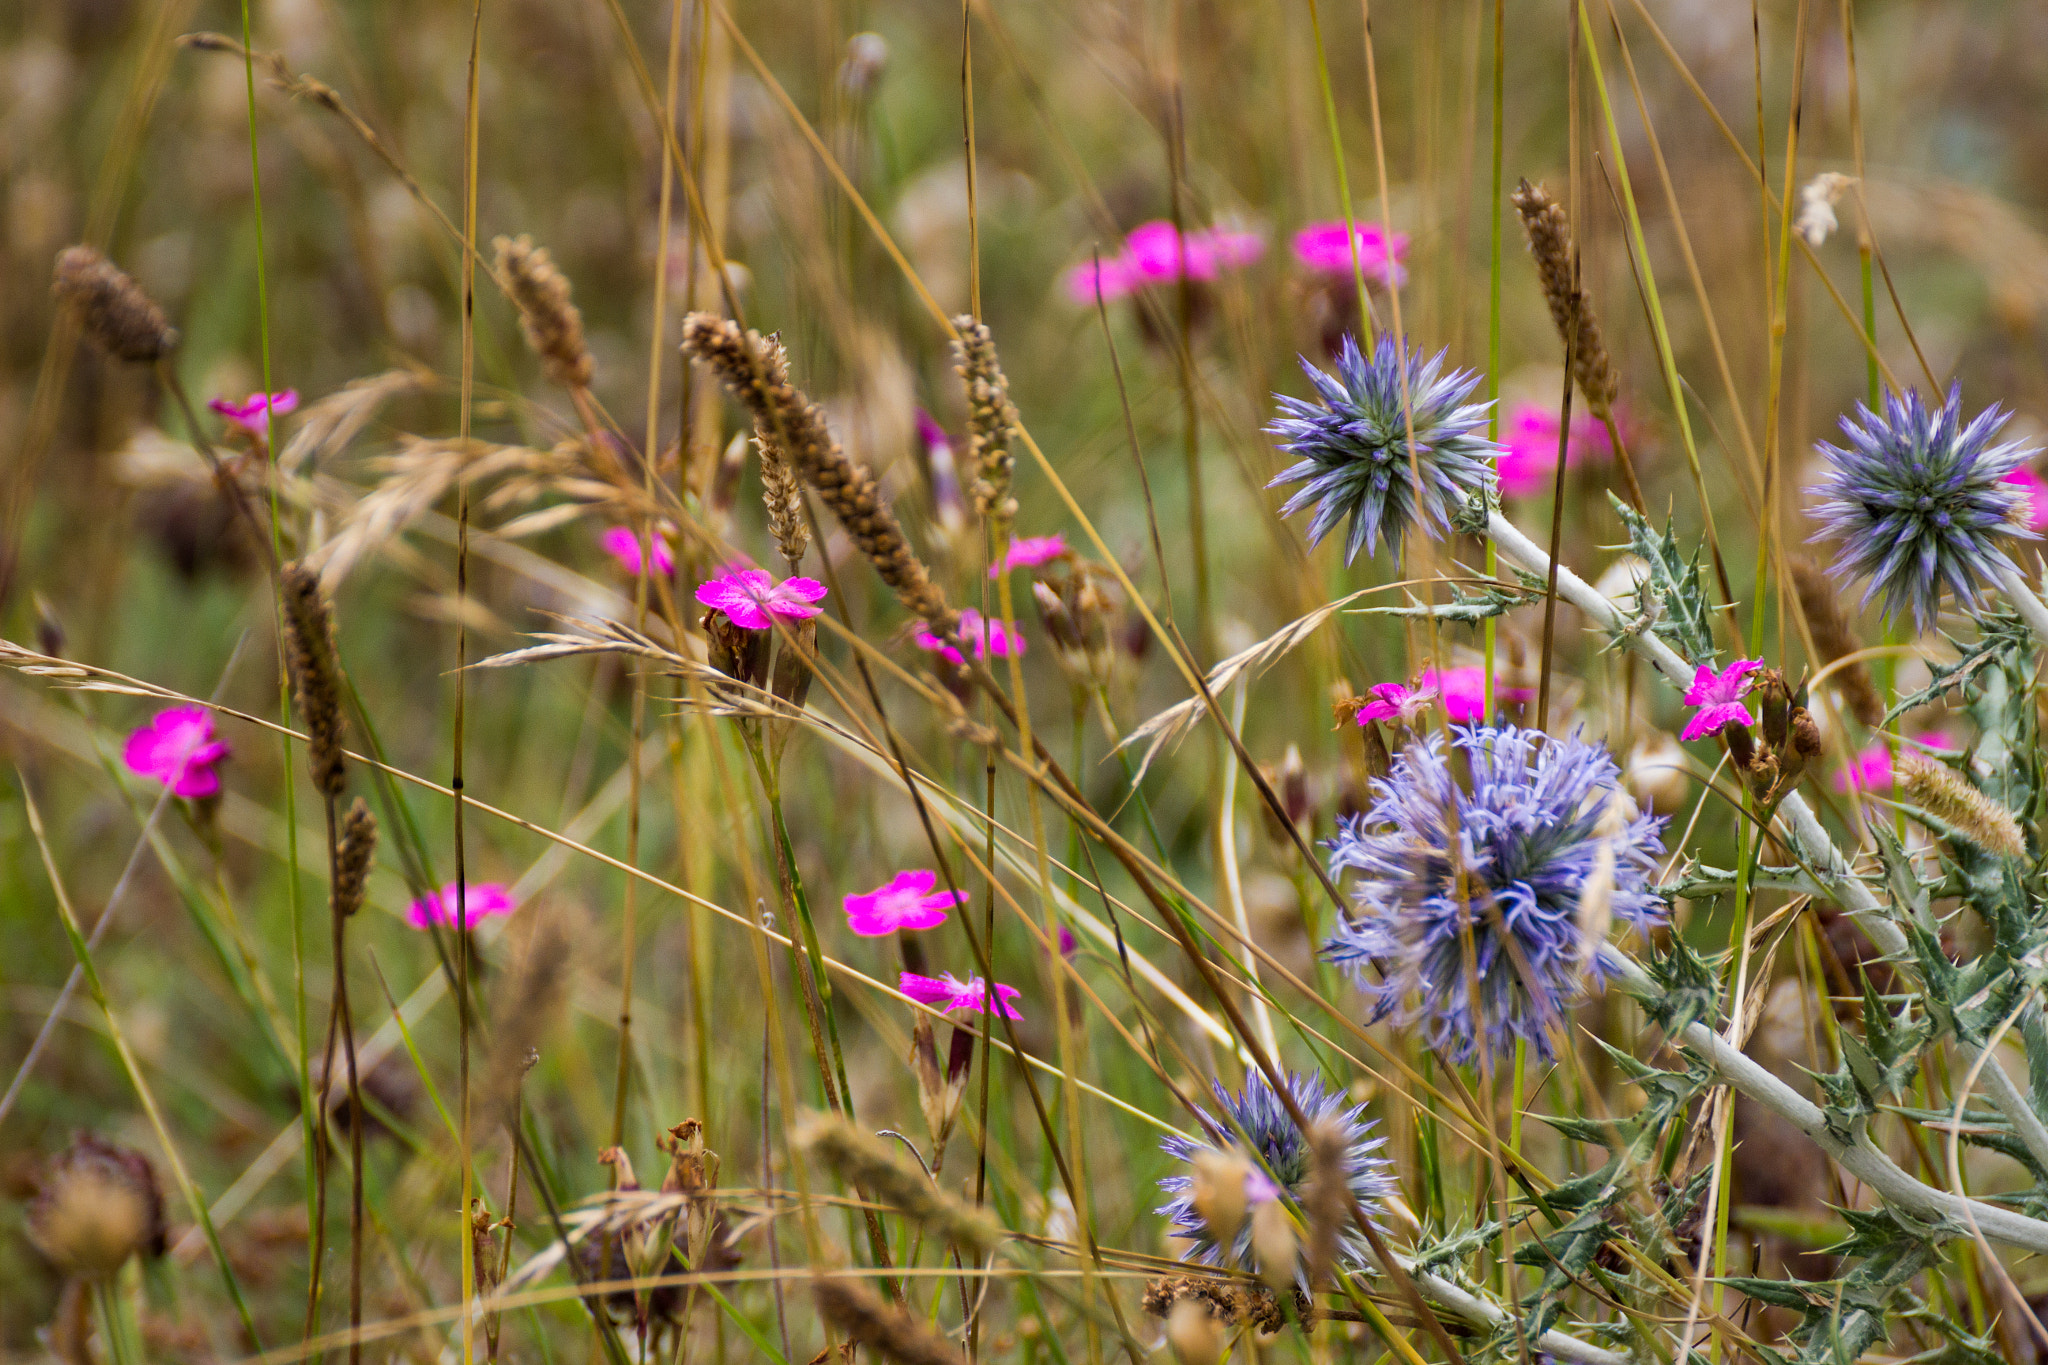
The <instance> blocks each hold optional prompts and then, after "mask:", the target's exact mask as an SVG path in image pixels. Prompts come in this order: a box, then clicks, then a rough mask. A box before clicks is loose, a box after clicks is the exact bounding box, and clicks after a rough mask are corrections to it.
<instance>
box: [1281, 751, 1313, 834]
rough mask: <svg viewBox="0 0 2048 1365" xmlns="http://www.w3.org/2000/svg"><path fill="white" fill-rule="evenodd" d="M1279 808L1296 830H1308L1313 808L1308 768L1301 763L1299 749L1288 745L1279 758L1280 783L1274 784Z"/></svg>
mask: <svg viewBox="0 0 2048 1365" xmlns="http://www.w3.org/2000/svg"><path fill="white" fill-rule="evenodd" d="M1275 785H1276V788H1277V791H1278V795H1279V797H1280V808H1281V810H1283V811H1284V812H1286V815H1287V818H1288V819H1289V820H1291V821H1292V822H1293V823H1294V825H1295V827H1296V828H1297V829H1306V828H1308V822H1309V819H1310V817H1311V816H1313V815H1314V814H1315V808H1314V807H1313V806H1312V805H1310V803H1309V794H1308V766H1307V765H1306V764H1304V763H1303V762H1302V761H1301V748H1300V746H1298V745H1294V744H1290V745H1288V746H1287V752H1286V753H1284V754H1282V755H1281V756H1280V781H1279V782H1278V783H1277V784H1275Z"/></svg>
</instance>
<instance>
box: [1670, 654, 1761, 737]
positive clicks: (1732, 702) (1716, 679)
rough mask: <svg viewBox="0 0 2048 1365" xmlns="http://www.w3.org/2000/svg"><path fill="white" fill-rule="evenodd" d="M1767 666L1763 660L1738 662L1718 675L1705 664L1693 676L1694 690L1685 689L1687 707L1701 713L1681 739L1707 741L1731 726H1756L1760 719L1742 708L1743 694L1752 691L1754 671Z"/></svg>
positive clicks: (1692, 721)
mask: <svg viewBox="0 0 2048 1365" xmlns="http://www.w3.org/2000/svg"><path fill="white" fill-rule="evenodd" d="M1763 666H1764V661H1763V660H1762V659H1737V660H1736V661H1735V662H1733V663H1731V664H1729V665H1728V667H1726V668H1724V669H1722V670H1721V671H1720V672H1718V673H1717V672H1715V671H1714V669H1713V667H1712V666H1711V665H1709V664H1701V665H1700V667H1699V672H1697V673H1695V674H1693V678H1692V686H1691V687H1688V688H1686V689H1685V704H1686V705H1687V706H1697V707H1699V710H1698V711H1697V712H1695V713H1694V715H1693V718H1692V719H1691V720H1689V721H1687V722H1686V723H1685V729H1684V730H1683V731H1681V732H1680V733H1679V736H1678V737H1679V738H1680V739H1685V740H1692V739H1705V738H1706V737H1707V736H1708V735H1718V734H1720V733H1721V731H1722V729H1723V728H1725V727H1727V726H1730V725H1754V724H1756V717H1755V716H1752V715H1751V714H1750V713H1749V708H1748V707H1747V706H1744V705H1743V704H1742V694H1743V693H1744V692H1747V691H1748V690H1749V683H1750V680H1749V677H1748V674H1749V672H1750V670H1752V669H1757V668H1762V667H1763Z"/></svg>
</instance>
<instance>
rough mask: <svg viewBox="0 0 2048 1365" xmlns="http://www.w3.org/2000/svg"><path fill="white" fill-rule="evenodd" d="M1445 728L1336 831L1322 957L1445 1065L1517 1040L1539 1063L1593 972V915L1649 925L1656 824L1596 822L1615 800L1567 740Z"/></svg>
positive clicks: (1641, 816) (1621, 818) (1601, 931)
mask: <svg viewBox="0 0 2048 1365" xmlns="http://www.w3.org/2000/svg"><path fill="white" fill-rule="evenodd" d="M1452 733H1453V738H1452V744H1453V745H1454V746H1455V749H1456V751H1457V752H1456V753H1455V754H1450V753H1446V751H1445V747H1444V744H1443V740H1442V738H1441V737H1440V736H1437V735H1430V736H1428V737H1427V738H1424V739H1418V740H1415V741H1412V742H1411V743H1409V745H1408V746H1407V747H1406V748H1405V749H1403V750H1402V751H1401V754H1400V757H1398V758H1397V759H1395V761H1394V766H1393V771H1392V772H1391V773H1389V774H1388V775H1387V776H1386V777H1385V778H1383V779H1380V780H1377V781H1375V782H1374V783H1373V803H1372V806H1371V808H1370V809H1368V810H1367V811H1366V812H1365V813H1364V814H1363V815H1359V816H1354V817H1353V818H1352V819H1350V820H1349V821H1346V822H1344V823H1342V824H1340V825H1339V826H1338V830H1337V837H1336V838H1335V839H1333V840H1331V841H1330V844H1329V848H1330V850H1331V852H1330V875H1331V876H1332V877H1337V876H1341V875H1343V872H1344V869H1346V868H1352V869H1355V870H1356V871H1358V872H1359V873H1361V874H1362V880H1361V881H1360V883H1359V886H1358V891H1357V895H1356V899H1355V902H1354V904H1355V907H1356V910H1357V915H1356V917H1355V918H1353V919H1351V920H1349V921H1347V922H1346V923H1344V924H1343V925H1341V926H1340V927H1339V928H1338V930H1337V932H1336V935H1335V936H1334V937H1332V938H1331V939H1330V941H1329V942H1327V943H1326V944H1324V945H1323V955H1324V956H1325V957H1327V958H1328V959H1330V960H1331V961H1333V962H1341V963H1345V964H1347V965H1348V966H1349V968H1350V969H1351V973H1352V976H1353V979H1354V980H1356V981H1357V983H1358V985H1359V987H1360V989H1362V990H1363V991H1365V993H1366V994H1367V995H1369V996H1371V997H1372V998H1373V1002H1374V1008H1373V1013H1372V1017H1373V1018H1375V1019H1378V1018H1381V1017H1384V1016H1386V1015H1389V1014H1393V1015H1395V1016H1396V1017H1397V1018H1399V1019H1400V1020H1401V1022H1403V1023H1405V1024H1416V1025H1419V1026H1420V1027H1421V1029H1422V1036H1423V1039H1424V1041H1425V1042H1426V1043H1427V1044H1428V1045H1429V1046H1430V1047H1431V1048H1433V1049H1436V1050H1438V1051H1441V1052H1443V1053H1445V1054H1447V1055H1448V1056H1449V1057H1451V1059H1452V1060H1454V1061H1458V1062H1465V1061H1470V1060H1471V1059H1472V1058H1473V1057H1474V1055H1476V1054H1477V1052H1478V1051H1479V1049H1481V1048H1486V1049H1488V1050H1489V1051H1490V1052H1491V1053H1492V1054H1493V1055H1494V1056H1505V1055H1507V1054H1508V1053H1510V1052H1512V1050H1513V1048H1514V1045H1515V1040H1516V1039H1523V1040H1526V1041H1528V1042H1530V1043H1533V1044H1534V1045H1535V1047H1536V1050H1537V1051H1538V1052H1539V1053H1540V1054H1541V1055H1543V1056H1545V1057H1548V1056H1549V1055H1550V1031H1551V1029H1552V1028H1554V1027H1555V1026H1557V1025H1558V1024H1559V1023H1560V1022H1562V1020H1563V1019H1564V1018H1565V1015H1566V1012H1567V1011H1568V1010H1569V1009H1570V1008H1571V1007H1572V1006H1573V1005H1574V1004H1575V1003H1576V1002H1577V1001H1578V1000H1579V998H1580V996H1581V995H1582V993H1583V992H1584V989H1585V985H1586V977H1587V974H1588V973H1589V972H1590V973H1592V974H1593V975H1594V976H1595V978H1596V979H1597V978H1599V977H1601V976H1602V975H1604V971H1603V968H1602V967H1601V965H1600V962H1599V956H1598V954H1597V952H1596V951H1595V949H1597V947H1598V945H1599V941H1600V940H1601V939H1604V938H1605V936H1606V929H1607V923H1608V917H1610V916H1611V918H1612V919H1614V920H1620V921H1622V922H1624V923H1626V924H1629V925H1631V926H1634V927H1636V928H1644V927H1647V926H1649V925H1651V924H1655V923H1657V922H1659V921H1660V920H1662V919H1663V918H1664V913H1665V912H1664V907H1663V904H1662V902H1661V901H1659V900H1658V898H1657V896H1656V894H1655V892H1654V891H1653V890H1652V889H1651V887H1652V884H1653V878H1654V877H1655V874H1656V864H1657V856H1658V853H1659V852H1660V844H1659V842H1658V834H1659V831H1661V830H1662V828H1663V826H1664V821H1663V820H1662V819H1661V818H1660V817H1657V816H1654V815H1650V814H1647V813H1635V814H1634V815H1633V816H1632V817H1631V816H1630V815H1629V814H1628V811H1629V808H1628V806H1626V805H1625V804H1624V805H1619V806H1614V807H1613V808H1612V810H1611V811H1610V803H1611V802H1613V801H1617V800H1619V801H1622V802H1626V801H1627V797H1626V796H1623V795H1621V794H1620V793H1618V791H1617V789H1616V776H1617V770H1616V767H1615V763H1614V759H1613V758H1612V757H1611V756H1610V755H1609V754H1608V752H1607V750H1606V748H1605V747H1604V746H1602V745H1599V744H1595V743H1593V742H1591V741H1589V740H1586V739H1583V738H1581V737H1580V734H1579V732H1578V731H1573V732H1572V733H1571V734H1569V735H1567V736H1565V737H1564V738H1562V739H1559V738H1554V737H1552V736H1549V735H1545V734H1544V733H1543V732H1542V731H1540V730H1523V729H1518V728H1516V727H1515V726H1512V725H1503V726H1500V727H1497V728H1496V727H1493V726H1485V725H1468V726H1460V727H1456V728H1455V729H1454V730H1453V732H1452ZM1603 821H1604V823H1603ZM1603 846H1604V848H1605V850H1606V853H1605V855H1603V852H1602V850H1603ZM1454 855H1455V856H1454ZM1610 856H1611V858H1612V872H1611V877H1612V880H1611V882H1609V883H1608V885H1609V886H1610V887H1611V891H1610V893H1609V894H1608V895H1607V897H1606V898H1605V905H1604V906H1602V905H1599V904H1597V903H1595V904H1591V905H1588V904H1586V903H1585V902H1584V901H1583V900H1582V895H1583V893H1584V892H1585V890H1586V885H1587V881H1588V879H1589V878H1590V877H1592V875H1593V873H1594V869H1595V867H1596V866H1602V865H1604V864H1605V860H1606V857H1610ZM1582 911H1584V912H1585V913H1583V914H1582V913H1581V912H1582ZM1582 921H1583V922H1582ZM1468 927H1469V929H1470V942H1471V948H1470V956H1469V962H1470V972H1471V974H1472V976H1473V977H1476V980H1477V984H1478V990H1477V991H1476V993H1475V992H1473V991H1472V990H1471V989H1470V981H1469V979H1468V968H1467V962H1468V955H1467V952H1468V950H1467V948H1466V946H1465V945H1466V931H1467V928H1468ZM1368 963H1371V964H1375V965H1376V966H1377V968H1378V971H1377V972H1376V973H1372V974H1368V973H1367V971H1366V967H1367V964H1368ZM1474 994H1476V995H1477V997H1478V1017H1477V1018H1474V1015H1473V996H1474Z"/></svg>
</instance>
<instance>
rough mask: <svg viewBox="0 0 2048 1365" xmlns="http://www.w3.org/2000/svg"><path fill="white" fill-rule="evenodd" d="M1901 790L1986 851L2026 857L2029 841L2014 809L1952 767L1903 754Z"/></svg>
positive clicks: (1912, 800)
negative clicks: (1964, 778)
mask: <svg viewBox="0 0 2048 1365" xmlns="http://www.w3.org/2000/svg"><path fill="white" fill-rule="evenodd" d="M1897 771H1898V778H1899V791H1900V793H1901V794H1902V795H1903V796H1904V797H1905V798H1906V800H1908V801H1910V802H1911V803H1912V804H1914V805H1916V806H1918V807H1919V808H1920V809H1921V810H1923V811H1925V812H1926V813H1927V814H1929V815H1931V816H1933V817H1934V818H1935V819H1937V820H1939V821H1940V822H1941V823H1942V824H1944V825H1946V826H1947V827H1948V828H1949V829H1950V830H1951V831H1953V832H1954V833H1956V834H1958V835H1960V836H1961V837H1963V838H1965V839H1967V840H1969V841H1970V842H1971V843H1973V844H1975V845H1976V846H1977V847H1979V848H1981V849H1983V850H1984V851H1985V852H1986V853H1994V854H1997V855H1998V856H1999V857H2001V858H2021V857H2025V856H2026V852H2027V842H2026V839H2025V837H2024V836H2023V835H2022V834H2021V833H2020V826H2019V821H2017V820H2015V819H2013V817H2012V812H2011V811H2009V810H2007V809H2006V808H2005V807H2003V806H2001V805H1999V804H1998V803H1997V802H1996V801H1993V800H1992V799H1991V798H1990V797H1988V796H1986V795H1985V794H1984V793H1983V792H1980V791H1978V790H1977V789H1976V788H1975V787H1973V786H1971V785H1970V784H1969V783H1968V782H1966V781H1964V780H1963V778H1962V776H1961V775H1960V774H1958V773H1957V772H1956V771H1955V770H1954V769H1953V768H1950V767H1949V766H1948V765H1947V764H1945V763H1936V762H1934V761H1933V760H1931V759H1925V758H1921V757H1919V756H1918V755H1917V754H1901V755H1899V762H1898V769H1897Z"/></svg>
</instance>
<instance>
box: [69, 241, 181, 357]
mask: <svg viewBox="0 0 2048 1365" xmlns="http://www.w3.org/2000/svg"><path fill="white" fill-rule="evenodd" d="M52 289H53V291H54V292H55V293H56V295H57V297H58V298H60V299H62V300H64V302H66V303H68V304H70V305H71V306H72V307H73V308H75V309H77V310H78V320H79V323H80V324H81V325H82V326H83V327H84V328H85V334H86V336H87V337H89V338H91V340H92V343H93V344H94V345H95V346H97V347H99V348H100V349H101V350H102V351H105V352H106V353H107V354H108V355H110V356H113V357H114V358H115V359H116V360H125V361H128V362H129V363H130V364H134V365H152V364H155V363H156V362H157V361H159V360H161V359H163V358H164V357H165V356H166V355H169V354H170V352H171V349H172V348H173V347H175V346H176V345H177V344H178V332H177V329H176V328H174V327H172V326H171V323H170V319H168V318H166V317H165V316H164V311H163V309H161V308H159V307H157V306H156V303H155V301H154V300H152V299H151V298H150V297H149V295H147V294H145V293H143V292H142V286H141V285H139V284H137V283H136V282H135V281H134V280H133V279H132V278H130V277H129V275H128V274H127V272H126V271H124V270H122V269H121V268H120V267H119V266H117V265H115V264H114V263H113V262H112V261H110V260H108V259H107V258H106V257H105V256H102V255H101V254H100V253H99V252H97V251H95V250H93V248H91V247H89V246H68V247H65V248H64V250H63V251H61V252H59V253H58V254H57V278H56V281H55V283H54V284H53V285H52Z"/></svg>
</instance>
